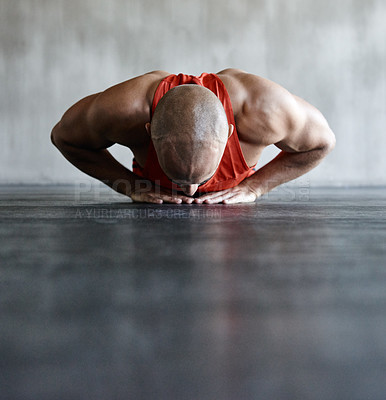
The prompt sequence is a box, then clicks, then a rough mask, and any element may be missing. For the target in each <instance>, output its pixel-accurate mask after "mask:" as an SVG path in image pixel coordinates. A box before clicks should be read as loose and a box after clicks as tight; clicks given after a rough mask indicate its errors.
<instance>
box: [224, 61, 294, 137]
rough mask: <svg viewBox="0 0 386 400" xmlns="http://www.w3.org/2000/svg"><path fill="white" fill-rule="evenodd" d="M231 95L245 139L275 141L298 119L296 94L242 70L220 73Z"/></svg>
mask: <svg viewBox="0 0 386 400" xmlns="http://www.w3.org/2000/svg"><path fill="white" fill-rule="evenodd" d="M218 75H219V77H220V79H221V80H222V81H223V82H224V85H225V87H226V88H227V90H228V93H229V96H230V98H231V102H232V107H233V111H234V114H235V121H236V125H237V127H238V130H239V132H240V136H243V137H244V138H245V139H246V140H249V139H250V140H251V141H252V142H253V141H255V140H257V142H258V144H265V145H269V144H272V143H275V142H276V141H277V140H278V139H279V138H278V135H281V134H282V132H288V130H290V129H292V128H293V125H294V124H296V122H297V120H298V116H297V114H298V109H299V102H298V100H297V99H298V98H296V96H294V95H292V94H291V93H290V92H289V91H288V90H287V89H285V88H284V87H282V86H280V85H279V84H277V83H275V82H273V81H271V80H269V79H266V78H264V77H261V76H258V75H254V74H251V73H248V72H245V71H242V70H239V69H234V68H230V69H226V70H224V71H221V72H219V73H218Z"/></svg>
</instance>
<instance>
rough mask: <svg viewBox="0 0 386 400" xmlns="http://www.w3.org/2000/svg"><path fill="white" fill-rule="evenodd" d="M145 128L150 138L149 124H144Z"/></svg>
mask: <svg viewBox="0 0 386 400" xmlns="http://www.w3.org/2000/svg"><path fill="white" fill-rule="evenodd" d="M145 128H146V132H147V133H148V135H149V136H150V137H151V130H150V122H146V124H145Z"/></svg>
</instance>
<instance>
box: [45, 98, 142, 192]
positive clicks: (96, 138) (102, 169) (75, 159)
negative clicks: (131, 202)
mask: <svg viewBox="0 0 386 400" xmlns="http://www.w3.org/2000/svg"><path fill="white" fill-rule="evenodd" d="M98 96H99V94H95V95H91V96H88V97H86V98H85V99H82V100H80V101H79V102H78V103H76V104H75V105H74V106H72V107H71V108H70V109H69V110H68V111H67V112H66V113H65V114H64V116H63V118H62V119H61V121H60V122H59V123H58V124H57V125H56V126H55V127H54V128H53V130H52V132H51V140H52V143H53V144H54V145H55V146H56V147H57V148H58V149H59V151H60V152H61V153H62V154H63V156H64V157H65V158H66V159H67V160H68V161H69V162H70V163H71V164H73V165H74V166H75V167H77V168H78V169H80V170H81V171H82V172H84V173H86V174H87V175H90V176H92V177H93V178H96V179H98V180H100V181H102V182H103V183H105V184H107V185H108V186H110V187H111V188H113V189H115V190H116V191H117V192H119V193H122V194H126V195H130V186H131V185H133V184H134V181H135V177H134V174H133V173H132V172H131V171H129V170H128V169H127V168H125V167H124V166H123V165H122V164H120V163H119V162H118V161H117V160H115V158H114V157H113V156H112V155H111V154H110V152H109V151H108V150H107V148H108V147H109V146H111V145H112V144H114V143H113V142H111V141H110V140H108V139H107V138H106V137H105V136H104V135H103V134H101V132H98V130H96V129H94V125H95V123H96V121H95V118H94V117H93V115H92V114H93V111H94V110H95V107H96V102H97V98H98ZM123 182H125V183H126V184H123Z"/></svg>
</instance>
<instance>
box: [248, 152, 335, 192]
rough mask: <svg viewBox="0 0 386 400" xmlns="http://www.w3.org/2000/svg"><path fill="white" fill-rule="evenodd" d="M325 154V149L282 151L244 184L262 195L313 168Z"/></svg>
mask: <svg viewBox="0 0 386 400" xmlns="http://www.w3.org/2000/svg"><path fill="white" fill-rule="evenodd" d="M327 154H328V150H327V149H317V150H312V151H307V152H302V153H289V152H286V151H282V152H280V153H279V154H278V155H277V157H275V158H274V159H273V160H272V161H270V162H269V163H268V164H266V165H265V166H264V167H262V168H260V169H259V170H258V171H256V172H255V173H254V174H253V175H252V176H251V177H249V178H248V179H246V180H245V181H244V182H245V183H246V184H247V185H248V186H249V187H250V188H251V189H252V190H253V191H254V192H255V193H256V194H257V195H258V196H260V195H263V194H265V193H268V192H269V191H271V190H272V189H274V188H275V187H277V186H279V185H281V184H283V183H286V182H289V181H292V180H293V179H296V178H298V177H299V176H302V175H304V174H305V173H306V172H308V171H310V170H311V169H313V168H315V167H316V166H317V165H318V164H319V163H320V162H321V161H322V160H323V158H324V157H325V156H326V155H327Z"/></svg>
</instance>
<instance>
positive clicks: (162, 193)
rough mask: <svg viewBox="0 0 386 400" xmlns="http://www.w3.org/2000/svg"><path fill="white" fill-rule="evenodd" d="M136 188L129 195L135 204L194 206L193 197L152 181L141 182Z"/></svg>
mask: <svg viewBox="0 0 386 400" xmlns="http://www.w3.org/2000/svg"><path fill="white" fill-rule="evenodd" d="M135 186H136V188H135V189H134V190H133V191H131V193H130V194H129V196H130V197H131V199H132V200H133V201H134V202H138V203H153V204H162V203H174V204H181V203H185V204H192V203H193V201H194V198H193V197H189V196H184V195H183V194H179V193H176V192H175V191H174V192H173V191H171V190H168V189H165V188H163V187H161V186H157V185H154V184H153V183H151V182H150V181H145V180H141V181H140V184H137V185H135Z"/></svg>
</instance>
